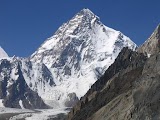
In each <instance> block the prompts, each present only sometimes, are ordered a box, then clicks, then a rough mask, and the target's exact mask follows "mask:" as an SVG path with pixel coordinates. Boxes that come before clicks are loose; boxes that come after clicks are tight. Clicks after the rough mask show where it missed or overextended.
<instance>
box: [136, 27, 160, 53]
mask: <svg viewBox="0 0 160 120" xmlns="http://www.w3.org/2000/svg"><path fill="white" fill-rule="evenodd" d="M158 41H160V24H159V25H158V26H157V27H156V29H155V30H154V32H153V33H152V35H151V36H150V37H149V38H148V39H147V40H146V41H145V42H144V43H143V44H142V45H141V46H140V47H139V48H138V52H140V53H144V54H147V56H150V55H153V54H155V53H157V52H159V47H158V44H159V42H158Z"/></svg>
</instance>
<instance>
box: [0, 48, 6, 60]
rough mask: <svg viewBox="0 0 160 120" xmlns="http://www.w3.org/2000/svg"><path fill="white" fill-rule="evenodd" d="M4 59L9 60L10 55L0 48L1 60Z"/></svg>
mask: <svg viewBox="0 0 160 120" xmlns="http://www.w3.org/2000/svg"><path fill="white" fill-rule="evenodd" d="M2 58H8V54H7V53H6V52H5V51H4V50H3V48H2V47H1V46H0V59H2Z"/></svg>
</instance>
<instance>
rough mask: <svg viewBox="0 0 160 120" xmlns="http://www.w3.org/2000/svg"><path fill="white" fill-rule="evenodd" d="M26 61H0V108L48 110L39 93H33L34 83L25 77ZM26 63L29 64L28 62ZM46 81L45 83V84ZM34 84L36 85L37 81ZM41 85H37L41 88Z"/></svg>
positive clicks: (11, 59) (12, 59) (17, 59)
mask: <svg viewBox="0 0 160 120" xmlns="http://www.w3.org/2000/svg"><path fill="white" fill-rule="evenodd" d="M24 61H25V60H23V59H21V58H16V57H13V58H10V59H1V60H0V107H14V108H22V109H23V108H30V109H35V108H48V106H47V105H46V104H45V103H44V102H43V100H42V99H41V97H39V95H38V94H37V92H36V91H33V90H34V89H33V90H31V89H30V88H31V87H32V86H31V85H32V82H30V81H28V80H27V79H26V78H25V76H24V73H26V72H27V71H24V66H23V65H22V63H24ZM25 63H26V64H27V62H25ZM28 64H29V62H28ZM30 66H31V65H30ZM30 66H28V68H30ZM44 71H45V70H44ZM28 74H29V73H28ZM46 76H47V74H46ZM28 77H29V75H28ZM32 78H34V76H32ZM38 80H39V79H37V81H38ZM44 80H45V79H44ZM44 80H43V83H45V81H44ZM32 81H34V80H32ZM27 82H29V83H27ZM34 82H35V84H36V81H34ZM39 84H41V81H39ZM39 84H37V85H38V86H40V85H39ZM29 85H30V86H29Z"/></svg>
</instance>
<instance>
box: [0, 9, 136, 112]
mask: <svg viewBox="0 0 160 120" xmlns="http://www.w3.org/2000/svg"><path fill="white" fill-rule="evenodd" d="M124 47H128V48H129V49H132V50H135V49H136V47H137V46H136V44H135V43H134V42H133V41H131V40H130V38H128V37H127V36H125V35H124V34H123V33H121V32H120V31H116V30H114V29H112V28H109V27H107V26H105V25H104V24H103V23H102V22H101V21H100V19H99V17H97V16H96V15H95V14H94V13H93V12H91V11H90V10H89V9H83V10H81V11H80V12H78V13H77V14H76V15H75V16H74V17H73V18H72V19H71V20H69V21H68V22H66V23H64V24H63V25H62V26H61V27H60V28H59V29H58V30H57V31H56V32H55V34H54V35H53V36H52V37H50V38H48V39H47V40H46V41H44V43H43V44H42V45H41V46H40V47H39V48H38V49H37V50H36V51H35V52H34V53H33V54H32V55H31V56H30V57H29V58H19V57H12V58H10V59H0V107H16V108H22V109H24V108H28V109H30V108H32V109H35V108H48V105H49V106H50V107H53V108H64V107H72V106H73V105H74V104H75V103H76V102H77V101H78V99H79V98H80V97H82V96H83V95H84V94H85V93H86V92H87V91H88V90H89V89H90V87H91V86H92V85H93V84H94V83H95V82H96V81H97V80H98V79H99V78H100V77H101V76H102V75H103V74H104V73H105V71H106V70H107V69H108V67H109V66H110V65H111V64H112V63H113V62H114V61H115V59H116V58H117V56H118V54H119V52H120V51H121V50H122V48H124ZM1 51H2V52H1ZM1 54H2V55H1ZM7 56H8V55H7V54H5V52H4V51H3V49H2V48H0V57H3V58H5V57H7ZM43 101H44V102H43ZM46 104H47V105H46Z"/></svg>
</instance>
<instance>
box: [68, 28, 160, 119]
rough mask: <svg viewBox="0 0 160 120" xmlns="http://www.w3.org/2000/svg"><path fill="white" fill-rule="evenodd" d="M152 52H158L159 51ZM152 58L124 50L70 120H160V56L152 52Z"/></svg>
mask: <svg viewBox="0 0 160 120" xmlns="http://www.w3.org/2000/svg"><path fill="white" fill-rule="evenodd" d="M157 28H158V27H157ZM156 30H157V29H156ZM154 33H155V32H154ZM154 33H153V34H154ZM153 34H152V35H153ZM157 35H159V34H157ZM146 42H148V41H146ZM146 42H145V43H146ZM152 42H153V43H152ZM155 42H156V44H155ZM145 43H144V44H145ZM150 44H151V45H153V44H154V45H155V46H158V44H159V43H158V42H157V41H155V39H154V38H152V39H150ZM146 45H147V44H146ZM149 49H150V50H155V47H154V46H153V48H149ZM148 52H149V51H148ZM150 54H151V56H150V57H147V56H146V53H140V52H139V51H138V52H136V51H132V50H129V49H127V48H124V49H123V50H122V51H121V52H120V54H119V55H118V57H117V59H116V60H115V62H114V63H113V64H112V65H111V66H110V67H109V68H108V70H107V71H106V72H105V74H104V75H103V76H102V77H101V78H100V79H99V80H98V81H97V82H96V83H95V84H94V85H93V86H92V87H91V89H90V90H89V91H88V92H87V94H86V95H85V96H84V97H83V98H82V99H81V100H80V101H79V102H78V103H77V104H76V105H75V106H74V107H73V109H72V110H71V112H70V113H69V115H68V120H112V119H113V120H115V119H118V120H146V119H150V120H157V119H159V117H160V107H159V99H160V94H159V92H158V91H159V88H160V82H159V78H160V73H159V69H160V67H159V64H160V61H159V59H160V53H159V52H158V51H151V52H150ZM123 63H126V65H124V64H123ZM110 73H112V74H110Z"/></svg>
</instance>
